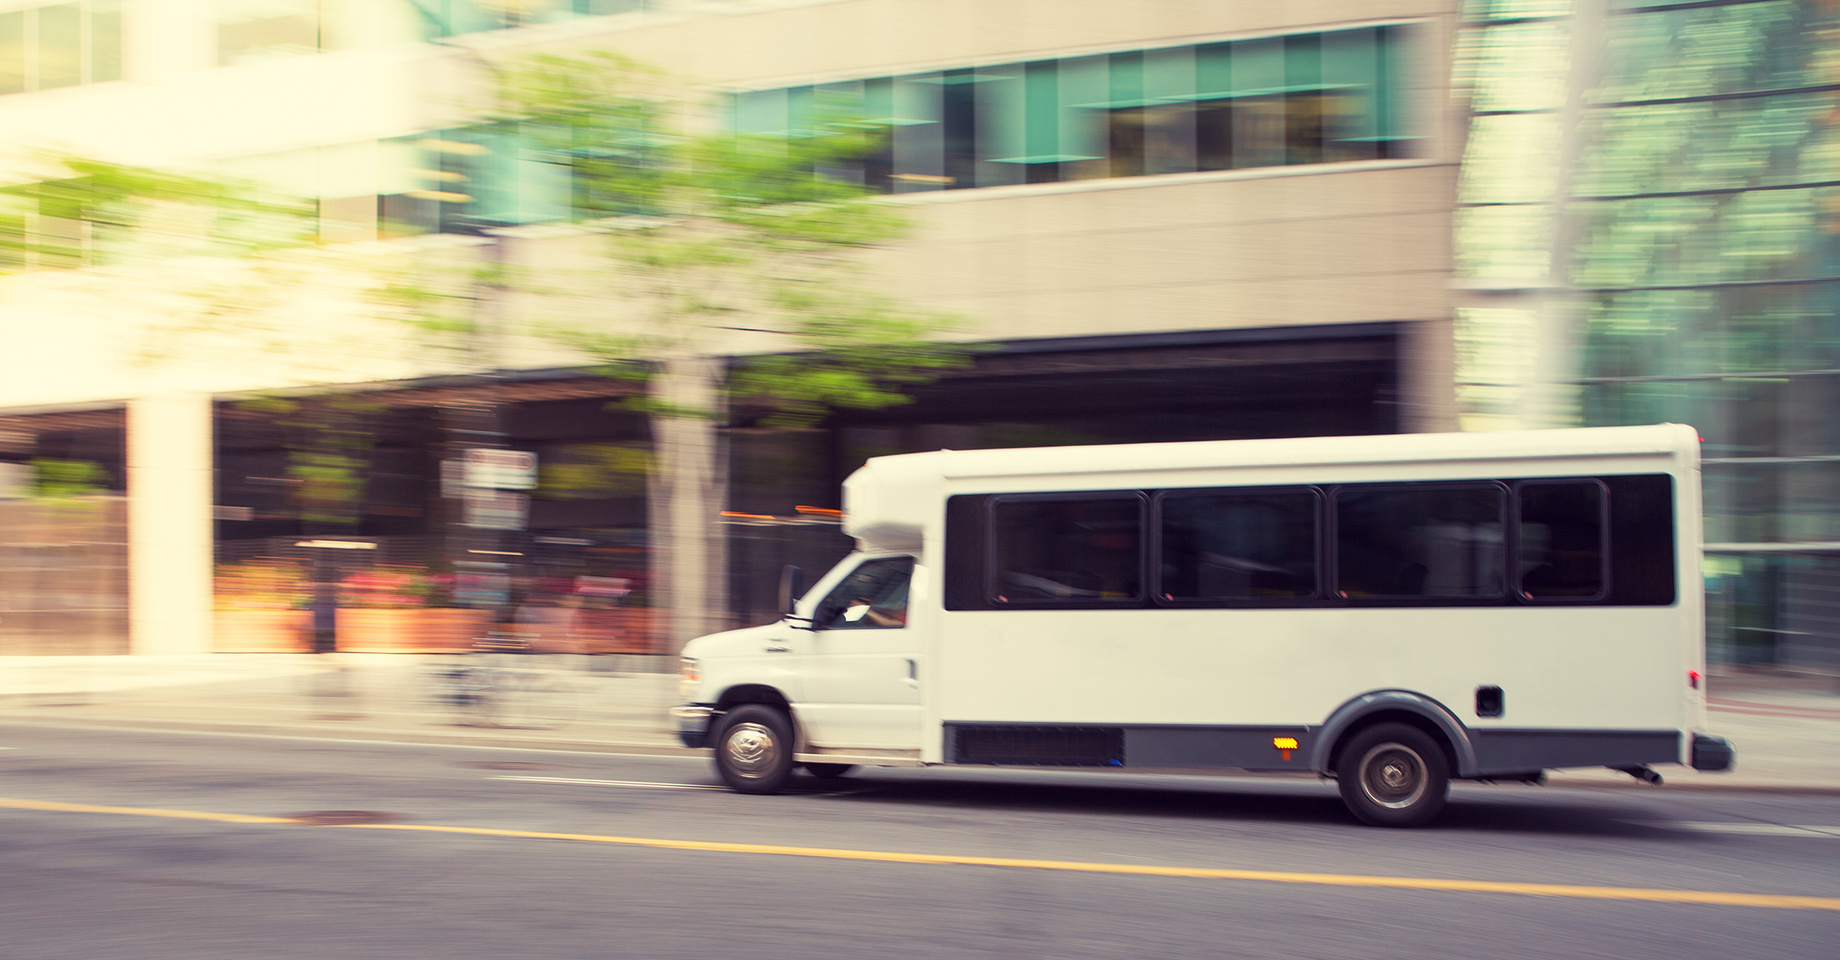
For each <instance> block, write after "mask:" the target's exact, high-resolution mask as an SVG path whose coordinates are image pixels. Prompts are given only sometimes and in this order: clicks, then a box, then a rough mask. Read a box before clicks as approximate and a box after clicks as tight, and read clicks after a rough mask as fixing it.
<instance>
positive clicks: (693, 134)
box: [496, 53, 964, 426]
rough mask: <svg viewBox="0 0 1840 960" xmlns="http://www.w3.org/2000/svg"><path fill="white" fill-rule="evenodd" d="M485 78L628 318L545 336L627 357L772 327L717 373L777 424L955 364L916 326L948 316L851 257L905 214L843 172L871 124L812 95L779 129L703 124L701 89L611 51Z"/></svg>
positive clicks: (696, 351) (629, 364)
mask: <svg viewBox="0 0 1840 960" xmlns="http://www.w3.org/2000/svg"><path fill="white" fill-rule="evenodd" d="M499 80H500V83H499V88H498V89H499V94H500V104H499V106H500V114H499V116H498V117H496V119H497V120H498V121H499V122H501V123H515V124H517V126H518V130H519V133H520V136H521V137H522V138H523V139H524V140H525V142H527V143H531V144H533V145H535V146H536V147H537V148H538V150H539V151H541V152H542V153H543V154H546V155H547V156H548V157H550V158H553V159H555V160H557V161H561V162H565V163H566V164H567V165H568V166H569V167H570V169H571V171H572V177H573V190H572V197H571V210H572V216H573V218H574V219H575V220H576V221H578V222H579V223H581V224H583V225H585V226H587V227H589V228H590V229H594V230H596V231H598V232H600V233H601V234H603V235H604V239H605V243H606V246H605V251H606V255H607V257H608V258H609V259H610V260H611V261H612V262H613V265H614V266H615V268H616V269H615V270H614V271H613V274H614V277H615V279H614V282H615V284H616V285H617V287H616V296H617V297H618V298H619V299H620V300H621V301H623V306H624V307H625V308H627V309H629V310H630V311H632V314H633V315H636V317H637V319H638V322H636V323H623V324H616V323H604V322H597V321H599V320H601V319H604V318H595V320H594V321H586V322H584V320H583V319H582V318H572V319H571V320H570V321H567V322H565V323H562V324H558V325H554V326H553V327H552V331H553V334H554V335H555V336H556V337H557V338H558V339H561V340H563V341H564V342H567V343H569V344H570V345H572V346H574V347H576V348H578V349H581V350H584V351H586V352H588V353H589V354H591V355H592V356H594V357H596V358H597V359H599V360H600V361H602V362H604V363H608V364H611V365H614V366H616V367H623V368H625V369H626V370H627V371H629V372H631V371H633V370H634V361H635V360H638V359H639V358H646V359H659V358H669V357H673V356H703V355H717V354H721V353H725V352H728V351H727V349H726V347H725V345H726V344H728V343H731V342H734V340H735V338H736V337H737V336H741V335H748V334H754V335H759V334H771V335H776V336H777V339H776V340H775V341H773V342H774V346H773V347H770V348H768V351H767V352H766V353H765V354H764V355H755V356H753V357H751V358H748V359H744V360H742V361H739V362H738V364H737V367H736V369H735V371H734V374H733V375H732V376H731V377H730V378H729V381H728V384H727V388H728V391H729V396H730V399H731V401H733V402H734V403H736V404H737V405H738V406H739V407H740V408H741V411H742V412H743V413H744V414H747V413H750V412H751V413H755V414H758V415H759V416H760V418H761V419H762V421H763V422H765V423H767V424H769V425H774V426H808V425H810V424H813V423H815V422H817V421H818V420H820V419H822V418H823V417H824V416H825V414H826V413H828V412H829V411H830V410H832V409H836V408H857V409H862V408H877V407H885V406H888V405H891V404H897V403H902V402H905V401H906V399H907V398H906V396H905V395H904V394H902V393H901V392H900V390H901V387H903V386H907V385H911V384H914V383H919V382H924V381H926V380H929V379H931V378H933V377H935V376H937V375H938V373H939V372H940V371H942V370H945V369H948V368H951V367H954V366H958V365H960V364H962V362H963V355H964V351H963V350H962V349H956V348H952V347H948V346H945V345H942V344H940V343H938V342H936V341H935V340H933V339H931V337H932V336H933V335H935V334H937V333H939V332H941V331H942V330H944V329H947V328H949V327H951V326H952V325H954V322H955V321H954V320H953V318H950V317H948V316H945V315H943V314H939V313H935V312H930V311H926V310H921V309H916V308H914V307H911V306H908V305H905V304H902V303H900V302H899V301H897V300H896V299H895V298H894V297H892V296H890V295H889V294H887V293H885V292H883V291H881V290H879V289H877V285H876V283H875V280H874V278H873V277H872V276H870V275H869V273H868V269H867V265H866V263H865V254H867V253H869V252H870V251H872V250H874V249H875V248H878V247H881V246H884V245H886V244H888V243H890V242H892V241H894V240H897V239H899V238H900V237H902V236H904V235H905V234H906V233H907V232H908V230H909V229H910V223H909V221H908V219H907V217H906V216H905V215H904V212H903V211H902V210H901V208H900V207H898V206H897V205H894V204H891V203H888V202H887V201H885V200H883V199H882V198H880V197H878V196H875V195H873V194H872V193H871V192H870V191H868V190H867V189H865V188H864V187H863V186H861V185H860V184H859V183H855V182H851V180H850V179H849V178H848V176H847V175H845V174H844V172H845V171H847V170H849V169H850V168H851V166H852V165H853V164H854V163H855V162H856V161H857V160H858V158H861V157H863V156H864V155H866V154H868V153H869V152H870V151H871V150H872V149H873V148H874V147H875V145H876V144H877V143H878V142H879V140H880V139H881V138H883V137H885V136H887V130H886V128H885V127H883V126H879V125H876V124H871V123H865V122H861V121H859V120H856V119H854V118H852V117H850V116H848V115H846V114H843V113H842V112H830V113H827V112H825V111H823V110H822V109H820V111H819V112H818V113H817V115H816V116H814V117H813V118H812V120H811V122H810V123H809V125H808V126H807V128H806V129H803V130H797V131H790V132H788V133H787V134H786V135H785V136H770V137H769V136H753V135H742V134H735V133H732V132H729V131H726V130H710V129H707V126H708V116H709V112H710V111H709V110H708V109H707V108H706V106H705V105H704V104H702V103H700V102H699V101H697V100H695V99H692V98H690V97H688V96H687V95H685V94H683V93H681V92H680V88H679V87H677V86H676V84H674V83H673V82H672V81H671V80H670V78H668V77H666V76H664V75H662V74H661V73H659V72H658V71H656V70H653V69H650V68H648V67H645V66H642V65H640V64H637V63H635V62H633V61H631V60H628V59H626V58H623V57H620V56H618V55H615V54H611V53H595V54H589V55H585V56H542V57H536V58H532V59H529V60H526V61H523V62H520V63H519V64H517V65H515V66H512V67H509V68H506V69H505V70H504V71H503V72H502V73H501V74H500V77H499ZM639 375H642V374H639ZM636 405H638V406H642V407H645V408H646V409H648V411H649V412H652V413H655V414H666V415H677V416H695V415H713V411H692V410H681V409H666V408H665V407H664V406H663V405H662V401H660V400H658V399H657V398H656V397H652V398H647V399H644V400H641V401H639V402H638V403H637V404H636Z"/></svg>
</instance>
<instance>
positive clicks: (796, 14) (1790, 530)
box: [0, 0, 1840, 675]
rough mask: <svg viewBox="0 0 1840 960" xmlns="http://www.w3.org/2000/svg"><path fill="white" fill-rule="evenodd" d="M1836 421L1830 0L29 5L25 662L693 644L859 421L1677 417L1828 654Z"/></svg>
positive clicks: (2, 171) (1085, 434)
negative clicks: (500, 638) (474, 644)
mask: <svg viewBox="0 0 1840 960" xmlns="http://www.w3.org/2000/svg"><path fill="white" fill-rule="evenodd" d="M1836 410H1840V2H1836V0H1694V2H1657V0H1292V2H1286V3H1271V2H1260V0H1231V2H1223V0H1139V2H1131V3H1115V2H1101V0H1003V2H990V0H524V2H519V0H499V2H487V0H75V2H70V0H67V2H58V3H46V2H43V0H0V654H83V653H94V654H121V653H130V652H133V653H147V654H158V653H202V652H210V651H219V652H242V651H281V650H302V651H304V650H307V649H311V647H312V643H313V633H314V627H313V625H314V622H315V621H314V617H315V613H316V610H315V608H316V606H317V607H319V608H322V610H323V608H325V607H326V606H328V605H333V606H336V608H337V628H336V634H337V636H336V643H337V646H338V649H340V650H357V651H370V652H380V651H438V650H447V649H461V648H464V647H465V645H466V644H467V643H468V642H469V641H470V640H471V638H473V637H475V636H477V635H479V634H480V633H481V632H483V631H484V630H486V629H488V628H489V627H490V626H491V625H492V624H493V623H495V622H496V623H501V624H502V623H506V622H515V623H517V624H521V625H523V626H525V627H527V628H529V629H530V630H531V631H532V632H534V633H537V634H544V635H545V636H547V637H548V640H549V641H550V642H553V643H555V644H559V645H563V646H566V648H567V649H572V650H577V651H581V652H590V653H620V654H627V655H643V656H650V657H654V658H656V660H657V661H658V662H659V663H660V666H661V669H671V668H673V667H674V663H672V662H671V656H672V654H674V652H675V650H676V648H677V647H679V646H681V645H682V643H683V642H684V641H685V640H687V639H689V638H690V637H693V636H695V635H698V634H700V633H704V632H708V631H709V630H713V629H720V628H723V627H726V626H731V625H739V624H743V623H747V622H758V621H761V620H764V619H767V618H770V617H771V616H772V615H773V610H774V580H775V577H776V576H777V571H778V569H779V567H780V565H781V564H784V563H787V562H795V563H800V564H802V565H804V566H805V567H807V569H808V570H811V569H812V568H822V567H823V566H826V565H827V564H828V563H829V562H831V561H832V560H834V559H835V558H836V557H838V556H840V555H841V554H842V552H843V551H845V550H846V549H847V548H848V541H847V540H846V538H844V537H843V536H842V535H841V534H840V532H839V531H838V528H837V523H838V518H837V510H838V508H839V507H840V506H841V504H840V503H839V501H838V495H839V494H838V485H839V483H840V482H841V481H842V479H843V478H844V477H845V476H847V475H848V474H849V472H850V471H851V470H853V469H854V468H855V467H856V466H858V465H860V464H861V463H862V462H863V460H864V459H866V458H867V457H870V456H876V455H880V454H887V453H898V452H906V451H915V450H928V449H937V448H940V447H948V448H955V449H966V448H975V447H1000V446H1019V445H1040V444H1085V443H1114V442H1136V441H1165V440H1167V441H1176V440H1205V439H1229V438H1244V437H1279V436H1302V435H1344V434H1362V433H1385V432H1404V431H1448V430H1499V429H1522V428H1536V427H1550V426H1573V425H1607V424H1631V423H1650V422H1657V421H1678V422H1685V423H1690V424H1693V425H1694V426H1696V427H1698V428H1699V430H1700V432H1701V434H1702V435H1703V437H1704V439H1705V445H1704V455H1705V458H1706V467H1705V495H1706V539H1707V541H1708V546H1707V555H1706V560H1705V574H1706V586H1707V597H1708V601H1709V604H1708V641H1709V654H1710V657H1711V659H1712V661H1713V663H1714V665H1715V666H1716V667H1717V668H1720V669H1726V670H1733V669H1754V668H1767V669H1773V670H1777V671H1783V672H1785V673H1788V672H1795V673H1816V674H1829V675H1834V674H1840V417H1836V415H1835V413H1836ZM322 623H323V621H322Z"/></svg>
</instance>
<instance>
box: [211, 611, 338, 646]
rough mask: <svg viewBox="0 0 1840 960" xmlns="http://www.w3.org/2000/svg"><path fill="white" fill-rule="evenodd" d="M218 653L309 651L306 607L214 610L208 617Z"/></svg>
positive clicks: (310, 634) (310, 619)
mask: <svg viewBox="0 0 1840 960" xmlns="http://www.w3.org/2000/svg"><path fill="white" fill-rule="evenodd" d="M211 623H212V627H211V630H212V638H213V639H212V641H211V648H212V649H213V650H216V651H217V652H218V653H312V652H313V612H312V611H310V610H218V611H216V612H215V613H214V614H213V615H212V618H211Z"/></svg>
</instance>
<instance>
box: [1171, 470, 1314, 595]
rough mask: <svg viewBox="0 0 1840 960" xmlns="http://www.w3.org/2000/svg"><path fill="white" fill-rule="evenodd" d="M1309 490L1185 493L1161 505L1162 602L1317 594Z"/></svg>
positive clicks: (1312, 513)
mask: <svg viewBox="0 0 1840 960" xmlns="http://www.w3.org/2000/svg"><path fill="white" fill-rule="evenodd" d="M1317 499H1318V498H1317V494H1316V491H1315V490H1314V489H1312V488H1310V487H1292V488H1287V489H1279V490H1272V489H1260V490H1219V491H1208V492H1195V493H1188V492H1181V493H1170V494H1167V495H1165V496H1164V497H1163V498H1162V499H1161V500H1160V501H1159V507H1160V509H1159V510H1158V516H1159V518H1160V522H1161V525H1162V530H1161V532H1162V557H1161V559H1160V569H1161V571H1162V580H1161V583H1160V585H1159V586H1158V588H1157V589H1158V590H1159V591H1160V592H1159V594H1158V595H1159V596H1160V597H1161V598H1162V599H1164V600H1226V599H1249V600H1257V599H1283V598H1298V597H1313V596H1316V592H1317V585H1316V543H1317V536H1316V530H1317V519H1316V517H1317V511H1316V506H1317Z"/></svg>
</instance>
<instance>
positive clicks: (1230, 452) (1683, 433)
mask: <svg viewBox="0 0 1840 960" xmlns="http://www.w3.org/2000/svg"><path fill="white" fill-rule="evenodd" d="M1698 455H1699V435H1698V432H1697V431H1696V430H1694V429H1693V428H1692V427H1689V426H1685V425H1682V424H1677V423H1666V424H1656V425H1654V426H1642V427H1583V428H1576V429H1567V430H1517V431H1502V432H1491V433H1395V434H1377V435H1371V436H1358V437H1296V438H1286V439H1281V440H1203V441H1195V442H1188V443H1129V444H1096V445H1088V446H1073V447H1022V448H1007V449H1000V450H937V451H932V452H929V453H906V454H898V455H895V456H887V457H874V458H872V459H870V460H869V462H867V463H865V464H863V466H862V467H861V468H860V469H858V470H857V471H856V472H855V473H853V474H851V475H850V477H849V479H848V480H846V481H844V485H843V494H844V502H843V505H844V522H843V530H844V532H845V533H847V534H849V535H850V536H852V537H855V538H857V539H858V540H861V541H863V543H864V544H865V545H869V546H873V547H875V548H880V549H892V550H911V549H918V548H919V546H920V537H921V533H922V531H923V530H924V529H925V527H926V525H927V524H928V523H929V522H932V521H933V520H935V519H936V518H937V516H938V515H939V504H940V500H941V499H942V496H943V494H944V492H945V491H944V488H945V485H946V483H947V481H963V480H978V479H991V480H999V479H1014V478H1023V477H1035V476H1039V477H1043V478H1049V477H1052V478H1057V479H1058V480H1062V481H1064V480H1067V479H1068V478H1073V477H1079V476H1083V475H1084V476H1095V477H1096V476H1100V475H1104V476H1108V477H1109V476H1117V475H1121V474H1132V473H1167V472H1179V471H1189V470H1194V471H1201V470H1219V469H1224V468H1238V467H1267V466H1268V467H1280V466H1282V467H1308V466H1345V465H1361V464H1390V463H1455V462H1462V461H1484V460H1528V459H1534V460H1539V459H1551V458H1593V457H1617V456H1625V457H1626V456H1665V457H1669V458H1671V459H1674V460H1676V461H1677V462H1679V463H1681V464H1691V463H1694V462H1696V461H1697V459H1698ZM1083 486H1087V485H1086V484H1074V485H1072V486H1070V487H1069V489H1079V488H1081V487H1083Z"/></svg>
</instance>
